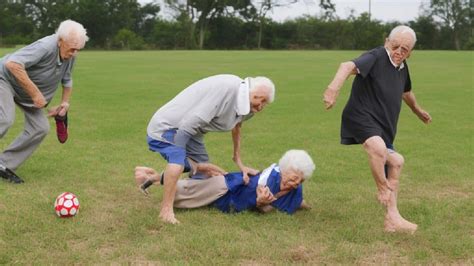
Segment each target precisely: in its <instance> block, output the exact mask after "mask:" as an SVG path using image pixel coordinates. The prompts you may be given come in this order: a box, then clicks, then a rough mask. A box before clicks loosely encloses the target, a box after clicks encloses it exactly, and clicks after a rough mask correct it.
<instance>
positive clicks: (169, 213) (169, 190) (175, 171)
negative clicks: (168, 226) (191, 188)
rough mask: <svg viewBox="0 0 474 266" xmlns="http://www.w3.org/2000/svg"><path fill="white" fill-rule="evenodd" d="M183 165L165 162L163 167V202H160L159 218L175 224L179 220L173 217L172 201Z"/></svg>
mask: <svg viewBox="0 0 474 266" xmlns="http://www.w3.org/2000/svg"><path fill="white" fill-rule="evenodd" d="M183 170H184V167H183V166H182V165H179V164H173V163H170V164H167V165H166V169H165V173H164V175H165V177H166V178H165V179H164V187H165V188H164V193H163V202H162V203H161V211H160V218H161V220H163V221H164V222H166V223H172V224H177V223H179V221H178V220H177V219H176V218H175V217H174V212H173V201H174V197H175V194H176V183H177V182H178V179H179V176H180V175H181V173H183Z"/></svg>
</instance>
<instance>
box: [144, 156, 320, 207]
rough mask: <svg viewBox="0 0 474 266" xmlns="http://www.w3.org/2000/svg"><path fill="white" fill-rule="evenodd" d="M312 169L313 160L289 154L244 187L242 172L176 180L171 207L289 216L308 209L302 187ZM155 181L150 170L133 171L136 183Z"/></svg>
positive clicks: (152, 171) (308, 157)
mask: <svg viewBox="0 0 474 266" xmlns="http://www.w3.org/2000/svg"><path fill="white" fill-rule="evenodd" d="M314 169H315V165H314V163H313V160H312V159H311V157H310V156H309V155H308V154H307V153H306V152H305V151H302V150H289V151H287V152H286V153H285V154H284V155H283V156H282V157H281V159H280V161H279V162H278V164H272V165H271V166H270V167H268V168H267V169H265V170H264V171H262V173H259V174H257V175H255V176H251V177H250V182H249V183H248V184H246V183H245V182H244V178H243V174H242V172H236V173H229V174H226V175H218V176H212V177H209V178H204V179H201V178H196V177H195V176H191V177H190V178H187V179H180V180H178V184H177V191H176V196H175V199H174V207H176V208H186V209H189V208H198V207H203V206H207V205H210V206H214V207H216V208H218V209H220V210H221V211H223V212H227V213H228V212H231V211H235V212H240V211H244V210H248V209H256V208H257V209H259V210H261V211H262V212H268V211H271V210H272V209H274V208H275V209H278V210H280V211H283V212H286V213H288V214H293V213H294V212H295V211H296V210H297V209H299V208H308V205H306V203H305V202H304V200H303V185H302V183H303V181H305V180H306V179H308V178H310V177H311V175H312V174H313V171H314ZM159 178H160V177H159V175H158V173H157V172H156V171H155V170H154V169H152V168H148V167H143V166H138V167H136V168H135V179H136V181H137V182H138V183H143V182H145V180H149V179H152V180H153V179H159Z"/></svg>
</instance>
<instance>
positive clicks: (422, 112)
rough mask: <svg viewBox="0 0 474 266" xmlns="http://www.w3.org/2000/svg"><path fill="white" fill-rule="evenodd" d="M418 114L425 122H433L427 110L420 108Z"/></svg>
mask: <svg viewBox="0 0 474 266" xmlns="http://www.w3.org/2000/svg"><path fill="white" fill-rule="evenodd" d="M416 115H417V116H418V118H420V120H421V121H423V123H425V124H429V123H431V116H430V114H429V113H428V112H426V111H425V110H423V109H420V111H418V112H417V113H416Z"/></svg>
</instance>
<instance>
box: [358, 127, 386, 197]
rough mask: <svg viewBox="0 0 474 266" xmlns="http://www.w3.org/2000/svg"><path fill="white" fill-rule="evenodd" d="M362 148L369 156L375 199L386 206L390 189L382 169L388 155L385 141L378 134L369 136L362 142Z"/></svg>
mask: <svg viewBox="0 0 474 266" xmlns="http://www.w3.org/2000/svg"><path fill="white" fill-rule="evenodd" d="M364 149H365V151H366V152H367V155H368V156H369V165H370V170H371V171H372V176H373V177H374V180H375V184H376V185H377V190H378V194H377V199H378V200H379V202H380V203H382V204H383V205H384V206H387V204H388V202H389V201H390V194H391V191H390V187H389V184H388V182H387V178H386V176H385V170H384V167H385V163H386V161H387V156H388V151H387V147H386V146H385V142H384V141H383V139H382V138H381V137H379V136H374V137H370V138H368V139H367V140H366V141H365V142H364Z"/></svg>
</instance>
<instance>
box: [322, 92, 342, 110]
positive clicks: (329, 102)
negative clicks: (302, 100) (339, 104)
mask: <svg viewBox="0 0 474 266" xmlns="http://www.w3.org/2000/svg"><path fill="white" fill-rule="evenodd" d="M338 95H339V91H338V90H335V89H332V88H329V87H328V88H327V89H326V91H324V94H323V102H324V105H325V107H326V110H329V109H331V108H332V107H333V106H334V105H335V104H336V99H337V96H338Z"/></svg>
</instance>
